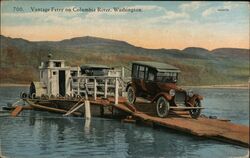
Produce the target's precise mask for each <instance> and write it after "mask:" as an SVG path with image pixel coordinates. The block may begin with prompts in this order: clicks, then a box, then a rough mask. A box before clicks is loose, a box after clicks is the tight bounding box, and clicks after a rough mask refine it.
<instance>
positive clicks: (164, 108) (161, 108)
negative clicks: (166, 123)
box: [156, 97, 169, 117]
mask: <svg viewBox="0 0 250 158" xmlns="http://www.w3.org/2000/svg"><path fill="white" fill-rule="evenodd" d="M156 112H157V115H158V116H159V117H167V115H168V112H169V102H168V101H167V100H166V98H164V97H159V99H158V100H157V103H156Z"/></svg>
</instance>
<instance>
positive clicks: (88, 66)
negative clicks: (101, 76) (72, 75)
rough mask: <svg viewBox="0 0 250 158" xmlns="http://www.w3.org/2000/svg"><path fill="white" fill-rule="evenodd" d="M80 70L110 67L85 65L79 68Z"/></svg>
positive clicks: (106, 67)
mask: <svg viewBox="0 0 250 158" xmlns="http://www.w3.org/2000/svg"><path fill="white" fill-rule="evenodd" d="M81 69H110V67H108V66H106V65H99V64H85V65H82V66H81Z"/></svg>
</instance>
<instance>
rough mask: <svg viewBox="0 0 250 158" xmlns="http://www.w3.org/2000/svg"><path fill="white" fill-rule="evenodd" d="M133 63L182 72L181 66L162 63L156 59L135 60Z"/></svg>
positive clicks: (162, 70)
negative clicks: (155, 60)
mask: <svg viewBox="0 0 250 158" xmlns="http://www.w3.org/2000/svg"><path fill="white" fill-rule="evenodd" d="M133 63H135V64H139V65H145V66H148V67H152V68H155V69H156V70H157V71H159V72H169V71H170V72H180V69H179V68H177V67H175V66H173V65H169V64H166V63H160V62H154V61H134V62H133Z"/></svg>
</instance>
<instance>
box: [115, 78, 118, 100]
mask: <svg viewBox="0 0 250 158" xmlns="http://www.w3.org/2000/svg"><path fill="white" fill-rule="evenodd" d="M118 90H119V81H118V78H117V77H116V78H115V105H118V99H119V94H118Z"/></svg>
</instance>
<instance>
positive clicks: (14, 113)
mask: <svg viewBox="0 0 250 158" xmlns="http://www.w3.org/2000/svg"><path fill="white" fill-rule="evenodd" d="M22 110H23V106H20V105H18V106H16V108H15V109H14V110H13V111H12V112H11V116H12V117H16V116H18V114H20V112H21V111H22Z"/></svg>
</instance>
